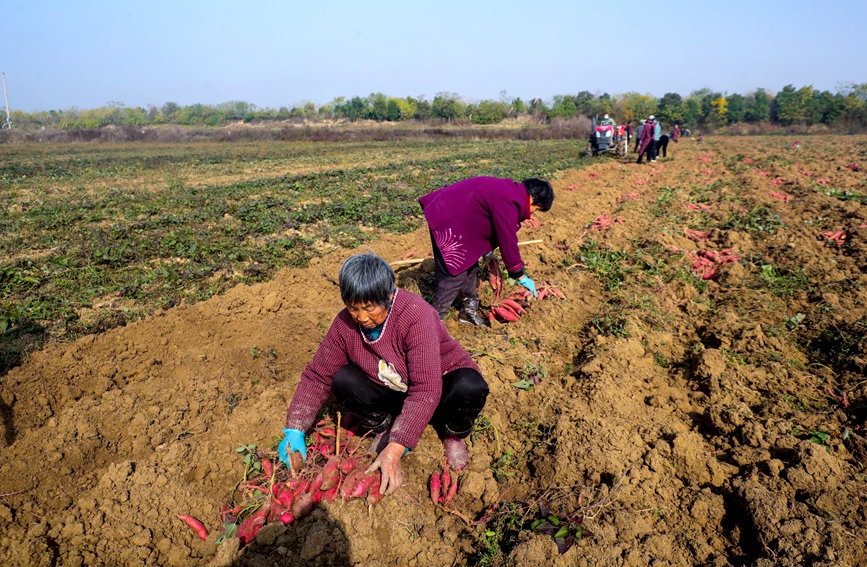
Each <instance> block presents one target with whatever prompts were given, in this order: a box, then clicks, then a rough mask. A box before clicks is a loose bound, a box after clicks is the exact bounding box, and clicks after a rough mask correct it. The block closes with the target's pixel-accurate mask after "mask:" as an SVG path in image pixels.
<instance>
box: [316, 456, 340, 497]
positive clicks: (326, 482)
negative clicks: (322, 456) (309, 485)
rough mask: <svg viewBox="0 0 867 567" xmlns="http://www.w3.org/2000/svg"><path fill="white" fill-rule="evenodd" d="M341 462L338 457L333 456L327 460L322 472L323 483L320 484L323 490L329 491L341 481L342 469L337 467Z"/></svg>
mask: <svg viewBox="0 0 867 567" xmlns="http://www.w3.org/2000/svg"><path fill="white" fill-rule="evenodd" d="M339 463H340V461H339V460H338V458H337V457H331V458H330V459H328V460H327V461H326V462H325V465H324V466H323V467H322V472H321V473H320V474H321V475H322V485H321V486H320V489H321V490H322V491H324V492H328V491H329V490H331V489H332V488H334V487H335V486H337V485H338V484H339V483H340V471H339V470H338V469H337V465H338V464H339Z"/></svg>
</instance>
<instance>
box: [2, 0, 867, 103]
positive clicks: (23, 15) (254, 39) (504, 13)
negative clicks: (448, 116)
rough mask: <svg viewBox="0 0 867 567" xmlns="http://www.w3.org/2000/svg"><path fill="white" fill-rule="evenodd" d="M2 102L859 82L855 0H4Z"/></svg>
mask: <svg viewBox="0 0 867 567" xmlns="http://www.w3.org/2000/svg"><path fill="white" fill-rule="evenodd" d="M0 14H2V17H3V21H4V26H3V29H2V32H0V71H3V72H5V73H6V81H7V86H8V89H9V103H10V106H11V107H12V109H17V110H23V111H26V112H32V111H36V110H50V109H69V108H72V107H79V108H96V107H100V106H104V105H106V104H107V103H108V102H109V101H114V102H122V103H124V104H125V105H126V106H145V107H146V106H147V105H148V104H154V105H156V106H161V105H163V104H164V103H166V102H169V101H171V102H176V103H178V104H181V105H188V104H193V103H203V104H217V103H220V102H227V101H232V100H243V101H246V102H250V103H253V104H255V105H257V106H259V107H269V108H279V107H281V106H287V107H291V106H295V105H298V104H299V103H302V102H304V101H311V102H313V103H315V104H317V105H321V104H325V103H327V102H329V101H331V100H333V99H334V98H335V97H338V96H345V97H353V96H356V95H358V96H366V95H368V94H370V93H372V92H382V93H385V94H387V95H389V96H395V97H404V96H416V97H417V96H420V95H425V96H426V97H427V99H428V100H431V99H433V97H434V95H435V94H436V93H438V92H442V91H446V92H453V93H458V94H459V95H460V96H461V97H463V98H464V99H466V100H469V101H478V100H483V99H495V100H496V99H499V98H500V93H501V91H504V90H505V91H506V92H507V95H508V97H509V98H513V97H516V96H520V97H521V98H523V99H524V100H529V99H532V98H534V97H537V96H538V97H541V98H542V99H544V100H550V99H551V98H552V97H553V96H554V95H558V94H576V93H578V92H579V91H582V90H587V91H590V92H593V93H596V94H601V93H603V92H609V93H611V94H618V93H625V92H629V91H637V92H640V93H650V94H653V95H655V96H662V95H663V94H665V93H666V92H678V93H680V94H682V95H686V94H688V93H689V92H690V91H693V90H695V89H699V88H703V87H708V88H711V89H713V90H715V91H721V92H729V93H734V92H738V93H746V92H749V91H751V90H754V89H755V88H756V87H763V88H770V89H772V90H774V91H778V90H779V89H781V88H782V87H783V86H785V85H787V84H793V85H795V86H796V87H801V86H804V85H813V86H814V87H815V88H818V89H822V90H826V89H827V90H831V91H832V92H833V91H834V90H835V88H836V87H837V85H838V84H839V83H841V82H855V83H865V82H867V60H865V58H864V53H865V48H867V40H865V21H867V0H839V1H838V2H836V3H833V4H826V3H824V2H816V1H810V2H808V1H802V0H789V1H784V0H769V1H762V0H753V1H745V0H729V1H727V2H708V1H706V0H688V1H687V0H671V1H667V0H661V1H660V2H656V3H653V2H648V1H646V0H644V1H635V0H621V1H620V2H588V1H584V0H563V1H556V2H544V1H542V2H513V1H511V0H498V1H488V0H484V1H473V0H464V1H455V0H440V1H438V2H412V1H409V2H407V1H404V2H393V1H387V2H378V1H376V0H368V1H366V2H364V1H358V0H354V1H344V0H332V1H329V2H311V1H307V2H303V3H302V2H294V1H291V0H283V1H255V0H251V1H246V2H229V1H225V0H211V1H207V2H204V1H185V0H173V1H168V0H151V1H149V2H138V1H134V2H133V1H123V0H113V1H109V0H67V1H59V0H57V1H48V0H18V1H14V2H13V1H12V0H2V2H0Z"/></svg>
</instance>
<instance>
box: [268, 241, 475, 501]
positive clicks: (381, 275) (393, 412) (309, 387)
mask: <svg viewBox="0 0 867 567" xmlns="http://www.w3.org/2000/svg"><path fill="white" fill-rule="evenodd" d="M338 284H339V286H340V298H341V299H342V300H343V303H344V305H345V306H346V307H345V308H344V309H342V310H341V311H340V312H339V313H338V314H337V316H336V317H335V318H334V321H333V322H332V323H331V328H330V329H328V333H327V334H326V335H325V338H324V339H323V341H322V343H321V344H320V345H319V348H318V350H317V351H316V354H315V355H313V360H311V361H310V363H309V364H308V365H307V368H305V370H304V372H302V374H301V381H300V383H299V384H298V387H297V389H296V390H295V393H294V395H293V396H292V401H291V402H290V404H289V409H288V410H287V412H286V423H285V427H284V428H283V434H284V438H283V441H282V442H281V443H280V445H279V447H278V453H279V455H280V460H281V461H283V462H284V463H286V466H289V460H290V454H291V453H292V452H294V451H298V452H299V453H301V455H302V456H303V457H304V458H305V460H306V456H307V447H306V445H305V441H304V432H306V431H307V430H309V429H310V428H311V427H312V426H313V424H314V422H315V421H316V418H317V415H318V413H319V410H320V409H321V408H322V406H323V404H324V403H325V400H326V399H327V398H328V396H329V395H330V394H334V397H335V398H336V399H337V401H338V402H339V403H340V404H342V405H343V406H344V407H345V408H346V410H347V411H348V412H349V413H350V414H351V416H352V421H353V422H354V423H355V424H357V425H359V426H360V427H361V428H362V429H365V430H368V431H371V432H373V433H374V434H375V436H374V437H373V440H372V442H371V446H370V447H371V451H372V452H374V453H376V454H377V456H376V458H375V459H374V461H373V463H372V464H371V465H370V467H369V468H368V470H367V472H373V471H374V470H376V469H380V470H381V472H382V482H381V487H380V491H381V492H382V493H383V494H391V493H393V492H394V491H395V490H397V489H398V488H400V486H401V485H402V484H403V472H402V470H401V464H400V462H401V458H402V457H403V456H404V455H405V454H406V453H407V452H408V451H409V450H411V449H414V448H415V447H416V445H417V444H418V442H419V439H420V438H421V435H422V432H423V431H424V429H425V427H426V426H427V425H428V424H431V425H433V427H434V429H435V430H436V431H437V433H438V435H439V436H440V438H441V439H442V442H443V449H444V452H445V458H446V462H447V464H448V465H449V466H450V467H452V468H453V469H456V470H462V469H464V468H465V467H466V466H467V462H468V455H467V448H466V445H465V444H464V439H465V438H466V437H467V436H468V435H469V434H470V433H471V432H472V431H473V428H474V427H475V423H476V418H477V417H478V415H479V413H480V412H481V411H482V409H483V408H484V406H485V400H486V399H487V396H488V385H487V383H486V382H485V380H484V378H482V374H481V372H480V370H479V367H478V366H477V365H476V363H475V362H473V359H472V358H471V357H470V355H469V354H468V353H467V352H466V351H465V350H464V349H463V348H462V347H461V344H460V343H459V342H458V341H456V340H455V339H453V338H452V337H451V336H450V335H449V333H448V331H446V328H445V325H443V323H442V321H441V320H440V319H439V317H438V314H437V312H436V311H434V309H432V308H431V306H430V305H428V303H427V302H426V301H425V300H424V299H423V298H421V297H419V296H418V295H415V294H413V293H410V292H408V291H404V290H401V289H397V287H395V278H394V272H393V271H392V269H391V266H389V265H388V262H386V261H385V260H383V259H382V258H380V257H379V256H377V255H375V254H356V255H354V256H350V257H349V258H348V259H347V260H346V261H345V262H344V263H343V266H341V268H340V275H339V278H338Z"/></svg>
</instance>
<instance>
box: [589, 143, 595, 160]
mask: <svg viewBox="0 0 867 567" xmlns="http://www.w3.org/2000/svg"><path fill="white" fill-rule="evenodd" d="M587 155H588V156H594V157H595V156H596V152H594V151H593V144H587Z"/></svg>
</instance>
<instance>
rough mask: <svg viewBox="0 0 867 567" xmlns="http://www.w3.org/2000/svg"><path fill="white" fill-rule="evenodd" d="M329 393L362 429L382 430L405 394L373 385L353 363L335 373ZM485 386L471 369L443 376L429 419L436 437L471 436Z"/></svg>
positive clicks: (398, 411) (403, 400) (483, 381)
mask: <svg viewBox="0 0 867 567" xmlns="http://www.w3.org/2000/svg"><path fill="white" fill-rule="evenodd" d="M331 391H332V392H333V393H334V397H335V398H337V401H339V402H340V403H341V404H343V406H344V407H345V408H346V409H347V410H348V411H349V412H350V413H352V414H353V415H354V416H355V417H356V418H357V420H358V422H359V423H360V424H361V426H362V427H365V428H367V429H372V430H374V431H376V430H377V429H382V428H384V427H385V426H386V425H387V424H388V423H390V420H389V417H394V416H396V415H399V414H400V412H401V411H402V410H403V403H404V402H405V401H406V397H407V394H406V393H405V392H398V391H396V390H392V389H391V388H386V387H385V386H382V385H380V384H376V383H375V382H373V381H372V380H370V378H368V377H367V376H366V375H365V373H364V371H363V370H362V369H361V368H359V367H358V366H356V365H354V364H347V365H346V366H344V367H343V368H341V369H340V370H338V371H337V374H335V375H334V380H333V382H332V384H331ZM487 398H488V384H487V382H485V379H484V378H482V375H481V374H479V373H478V372H477V371H476V370H473V369H472V368H458V369H457V370H452V371H451V372H449V373H448V374H445V375H444V376H443V393H442V397H441V398H440V403H439V405H438V406H437V409H436V411H435V412H434V415H433V417H432V418H431V421H430V423H431V425H432V426H433V427H434V429H435V430H436V432H437V434H438V435H439V436H440V438H442V437H444V436H445V435H446V434H449V435H455V436H457V437H460V438H462V439H463V438H464V437H466V436H468V435H469V434H470V433H472V431H473V428H474V427H475V425H476V418H477V417H478V416H479V414H480V413H481V412H482V410H483V409H484V407H485V400H487Z"/></svg>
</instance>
